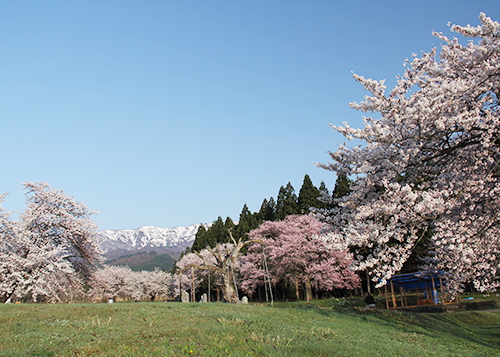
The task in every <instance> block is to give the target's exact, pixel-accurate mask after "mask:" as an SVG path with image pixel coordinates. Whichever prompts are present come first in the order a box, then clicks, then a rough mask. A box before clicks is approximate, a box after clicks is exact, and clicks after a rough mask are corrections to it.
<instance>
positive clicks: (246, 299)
mask: <svg viewBox="0 0 500 357" xmlns="http://www.w3.org/2000/svg"><path fill="white" fill-rule="evenodd" d="M241 303H242V304H248V298H247V297H246V296H243V297H242V298H241Z"/></svg>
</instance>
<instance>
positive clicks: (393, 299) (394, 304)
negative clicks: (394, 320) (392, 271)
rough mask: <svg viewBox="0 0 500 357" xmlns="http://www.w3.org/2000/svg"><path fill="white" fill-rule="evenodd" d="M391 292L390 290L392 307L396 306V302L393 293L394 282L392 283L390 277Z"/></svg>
mask: <svg viewBox="0 0 500 357" xmlns="http://www.w3.org/2000/svg"><path fill="white" fill-rule="evenodd" d="M391 292H392V304H393V307H394V308H396V307H397V306H398V304H397V303H396V295H395V294H394V284H393V283H392V279H391Z"/></svg>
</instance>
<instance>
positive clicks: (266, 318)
mask: <svg viewBox="0 0 500 357" xmlns="http://www.w3.org/2000/svg"><path fill="white" fill-rule="evenodd" d="M353 301H354V302H356V300H353ZM349 304H351V302H350V301H345V300H336V299H332V300H323V301H318V302H313V303H312V304H306V303H279V304H275V306H274V307H270V306H266V305H257V304H250V305H229V304H220V303H212V304H200V303H191V304H181V303H176V302H155V303H148V302H144V303H114V304H56V305H50V304H8V305H2V306H0V322H1V325H2V327H3V329H2V333H1V337H0V355H1V356H500V312H454V313H443V314H415V313H403V312H397V311H387V310H376V311H362V310H358V309H356V308H353V307H352V306H349ZM499 311H500V310H499Z"/></svg>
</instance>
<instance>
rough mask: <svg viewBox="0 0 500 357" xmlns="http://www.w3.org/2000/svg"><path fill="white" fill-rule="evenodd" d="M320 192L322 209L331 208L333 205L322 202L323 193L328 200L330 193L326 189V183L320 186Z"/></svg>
mask: <svg viewBox="0 0 500 357" xmlns="http://www.w3.org/2000/svg"><path fill="white" fill-rule="evenodd" d="M319 192H320V201H321V203H322V204H321V207H320V208H331V204H330V203H329V202H327V201H322V200H321V198H323V193H324V196H325V199H328V197H329V195H330V192H329V191H328V188H327V187H326V184H325V181H321V183H320V185H319Z"/></svg>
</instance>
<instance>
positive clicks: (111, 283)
mask: <svg viewBox="0 0 500 357" xmlns="http://www.w3.org/2000/svg"><path fill="white" fill-rule="evenodd" d="M132 274H133V271H132V269H130V268H129V267H128V266H115V265H104V266H103V267H102V268H100V269H97V270H96V271H95V272H94V273H93V274H92V277H91V279H90V282H89V286H90V289H89V291H88V296H89V297H90V298H91V299H92V300H101V299H104V298H105V299H109V298H113V299H116V298H117V297H118V296H123V297H124V296H126V294H127V291H128V290H129V289H128V286H127V284H128V281H129V280H128V277H129V276H130V275H132Z"/></svg>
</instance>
